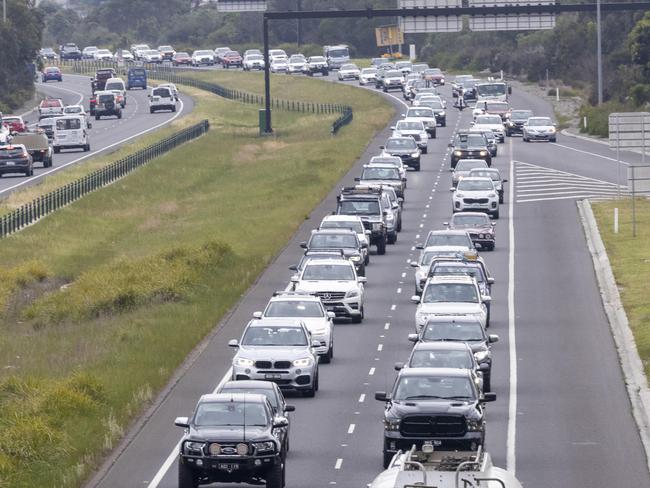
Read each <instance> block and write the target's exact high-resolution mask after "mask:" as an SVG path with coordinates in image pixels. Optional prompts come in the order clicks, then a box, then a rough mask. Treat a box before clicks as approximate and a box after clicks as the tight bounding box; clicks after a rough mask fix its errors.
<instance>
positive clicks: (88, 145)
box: [84, 144, 90, 152]
mask: <svg viewBox="0 0 650 488" xmlns="http://www.w3.org/2000/svg"><path fill="white" fill-rule="evenodd" d="M84 151H86V152H88V151H90V144H86V145H85V146H84Z"/></svg>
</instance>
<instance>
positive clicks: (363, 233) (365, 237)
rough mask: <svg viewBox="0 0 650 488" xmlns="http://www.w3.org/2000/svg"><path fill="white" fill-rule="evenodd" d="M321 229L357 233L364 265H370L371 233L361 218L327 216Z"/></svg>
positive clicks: (319, 228)
mask: <svg viewBox="0 0 650 488" xmlns="http://www.w3.org/2000/svg"><path fill="white" fill-rule="evenodd" d="M398 159H399V158H398ZM400 161H401V159H400ZM321 229H350V230H353V231H354V232H356V233H357V238H358V239H359V242H360V243H361V252H362V254H363V264H364V265H366V266H367V265H368V263H370V255H369V253H368V248H369V247H370V231H369V230H366V228H365V227H364V226H363V220H361V217H357V216H356V215H326V216H325V217H323V220H322V221H321V223H320V225H319V226H318V230H321Z"/></svg>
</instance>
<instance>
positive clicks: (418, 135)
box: [411, 134, 420, 142]
mask: <svg viewBox="0 0 650 488" xmlns="http://www.w3.org/2000/svg"><path fill="white" fill-rule="evenodd" d="M411 137H412V138H413V139H415V140H416V141H418V142H419V141H420V134H411Z"/></svg>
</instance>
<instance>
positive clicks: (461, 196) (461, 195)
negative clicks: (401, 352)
mask: <svg viewBox="0 0 650 488" xmlns="http://www.w3.org/2000/svg"><path fill="white" fill-rule="evenodd" d="M456 198H465V195H463V194H462V193H456Z"/></svg>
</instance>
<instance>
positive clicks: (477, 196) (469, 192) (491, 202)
mask: <svg viewBox="0 0 650 488" xmlns="http://www.w3.org/2000/svg"><path fill="white" fill-rule="evenodd" d="M451 191H452V192H453V195H452V211H453V212H464V211H467V210H470V211H475V212H485V213H487V214H490V215H491V216H492V218H495V219H498V218H499V194H498V193H497V191H496V188H494V183H493V182H492V178H478V177H475V176H474V177H467V178H463V179H461V180H460V181H459V182H458V185H457V186H456V187H455V188H454V187H452V188H451Z"/></svg>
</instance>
